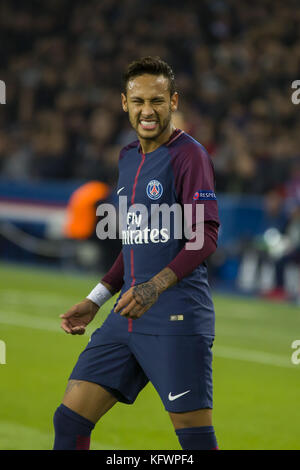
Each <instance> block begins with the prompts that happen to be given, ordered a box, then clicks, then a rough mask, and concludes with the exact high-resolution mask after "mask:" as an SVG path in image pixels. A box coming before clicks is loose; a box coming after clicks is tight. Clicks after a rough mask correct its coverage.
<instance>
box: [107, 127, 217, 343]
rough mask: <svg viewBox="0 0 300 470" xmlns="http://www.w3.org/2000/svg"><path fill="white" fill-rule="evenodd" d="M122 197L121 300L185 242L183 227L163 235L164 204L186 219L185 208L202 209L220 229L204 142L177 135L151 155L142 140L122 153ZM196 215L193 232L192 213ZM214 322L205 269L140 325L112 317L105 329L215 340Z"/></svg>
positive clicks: (177, 288)
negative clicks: (144, 150) (179, 210)
mask: <svg viewBox="0 0 300 470" xmlns="http://www.w3.org/2000/svg"><path fill="white" fill-rule="evenodd" d="M117 193H118V197H119V211H120V217H121V218H122V223H121V226H120V235H121V236H122V253H123V260H124V284H123V286H122V289H121V292H120V295H119V298H120V297H121V295H122V294H123V293H124V292H126V291H127V290H128V289H130V287H132V286H134V285H137V284H140V283H143V282H146V281H148V280H149V279H151V278H152V277H153V276H155V275H156V274H157V273H159V272H160V271H161V270H162V269H164V268H165V267H166V266H167V265H168V264H169V263H170V262H171V261H172V260H173V259H174V258H175V257H176V255H177V254H178V253H179V252H180V250H181V249H182V248H183V247H184V245H185V243H186V242H187V238H186V236H185V233H184V230H183V226H184V222H183V220H182V226H181V228H182V236H181V237H178V236H177V235H176V233H177V232H176V230H177V229H178V230H179V231H180V227H179V226H178V224H177V225H176V223H170V224H169V225H168V228H166V226H165V224H164V221H163V219H162V217H161V214H160V212H159V208H160V207H162V205H164V204H166V205H167V207H171V206H172V205H173V204H175V205H176V204H177V205H179V206H180V207H181V208H182V214H184V205H186V204H189V205H190V206H191V207H192V209H195V206H196V205H197V204H203V207H204V221H209V220H210V221H214V222H216V223H217V224H219V218H218V208H217V200H216V195H215V187H214V170H213V165H212V162H211V159H210V157H209V155H208V153H207V151H206V150H205V149H204V147H203V146H202V145H201V144H200V143H199V142H197V141H196V140H195V139H193V138H192V137H191V136H190V135H188V134H187V133H185V132H184V131H182V130H180V129H176V130H175V132H174V133H173V134H172V136H171V137H170V139H169V141H168V142H167V143H165V144H163V145H161V146H160V147H159V148H157V149H156V150H154V151H153V152H149V153H146V154H143V153H142V150H141V146H140V144H139V141H138V140H137V141H135V142H133V143H131V144H129V145H127V146H126V147H124V148H123V149H122V150H121V152H120V158H119V180H118V186H117ZM139 205H142V206H139ZM145 208H146V211H145ZM192 214H193V215H192V218H191V225H192V224H193V225H194V223H195V210H193V211H192ZM153 219H154V220H156V221H157V224H153ZM153 225H154V226H153ZM179 225H180V223H179ZM175 235H176V236H175ZM214 317H215V314H214V306H213V302H212V298H211V292H210V287H209V284H208V277H207V267H206V264H205V263H202V264H201V265H199V266H198V267H197V268H196V269H194V271H193V272H191V274H189V275H187V276H185V277H184V278H183V279H181V280H180V281H179V282H178V283H177V284H176V285H175V286H173V287H170V288H169V289H167V290H166V291H164V292H163V293H162V294H161V295H160V296H159V298H158V300H157V302H156V303H155V304H154V305H153V306H152V307H151V308H150V309H149V310H147V312H146V313H144V314H143V315H142V316H141V317H140V318H139V319H136V320H132V319H127V318H124V317H121V316H120V314H119V313H114V312H113V310H112V311H111V313H110V314H109V315H108V317H107V319H106V320H105V322H106V323H108V324H110V325H113V326H114V327H115V328H126V329H128V331H132V332H137V333H145V334H163V335H170V334H175V335H186V334H209V335H214V323H215V318H214Z"/></svg>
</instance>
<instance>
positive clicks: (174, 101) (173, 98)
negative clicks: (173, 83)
mask: <svg viewBox="0 0 300 470" xmlns="http://www.w3.org/2000/svg"><path fill="white" fill-rule="evenodd" d="M177 108H178V93H177V91H175V93H173V95H172V96H171V111H172V112H173V113H174V112H175V111H177Z"/></svg>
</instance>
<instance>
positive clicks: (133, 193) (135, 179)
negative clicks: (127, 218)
mask: <svg viewBox="0 0 300 470" xmlns="http://www.w3.org/2000/svg"><path fill="white" fill-rule="evenodd" d="M145 157H146V156H145V154H144V153H142V160H141V163H140V164H139V167H138V170H137V172H136V175H135V178H134V184H133V190H132V196H131V204H134V198H135V189H136V185H137V180H138V177H139V174H140V171H141V168H142V166H143V164H144V161H145Z"/></svg>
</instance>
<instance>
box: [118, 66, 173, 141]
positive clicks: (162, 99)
mask: <svg viewBox="0 0 300 470" xmlns="http://www.w3.org/2000/svg"><path fill="white" fill-rule="evenodd" d="M177 104H178V95H177V93H174V94H173V96H170V90H169V80H168V79H167V78H166V77H164V76H163V75H158V76H156V75H149V74H144V75H140V76H138V77H135V78H133V79H132V80H130V81H129V82H128V85H127V94H126V95H124V94H123V93H122V106H123V110H124V111H125V112H128V114H129V120H130V123H131V125H132V127H133V128H134V129H135V131H136V133H137V135H138V137H139V138H141V139H153V140H156V139H157V138H159V136H160V135H161V134H163V133H164V132H165V131H167V130H168V128H169V127H170V126H171V115H172V112H174V111H176V110H177Z"/></svg>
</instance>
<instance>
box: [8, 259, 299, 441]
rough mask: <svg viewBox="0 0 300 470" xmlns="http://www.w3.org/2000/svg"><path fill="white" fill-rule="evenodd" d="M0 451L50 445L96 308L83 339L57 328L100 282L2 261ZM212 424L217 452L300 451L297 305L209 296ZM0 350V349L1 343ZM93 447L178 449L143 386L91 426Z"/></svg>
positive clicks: (156, 402) (164, 416) (149, 391)
mask: <svg viewBox="0 0 300 470" xmlns="http://www.w3.org/2000/svg"><path fill="white" fill-rule="evenodd" d="M0 278H1V284H0V300H1V303H0V340H2V341H4V342H5V345H6V364H0V397H1V400H0V449H34V450H36V449H51V448H52V445H53V425H52V417H53V413H54V411H55V409H56V407H57V406H58V405H59V404H60V402H61V399H62V396H63V393H64V390H65V386H66V383H67V378H68V375H69V373H70V372H71V370H72V368H73V365H74V364H75V361H76V360H77V357H78V355H79V353H80V352H81V351H82V349H83V348H84V347H85V345H86V344H87V342H88V339H89V335H90V333H91V332H92V331H93V330H94V329H95V328H96V327H98V326H99V325H100V324H101V323H102V321H103V319H104V318H105V317H106V315H107V314H108V312H109V310H110V308H111V306H112V304H113V299H112V300H111V301H110V302H109V303H108V304H107V305H105V307H103V309H102V310H101V311H99V313H98V315H97V317H96V319H95V320H94V322H93V323H92V325H90V328H89V330H88V332H87V334H85V335H84V336H70V335H67V334H65V333H64V332H63V331H62V330H61V329H60V319H59V315H60V314H61V313H64V312H65V311H66V310H67V309H68V308H69V307H70V306H72V305H73V304H74V303H76V302H78V301H80V300H81V299H82V298H84V297H85V296H86V295H87V293H88V292H89V291H90V290H91V289H92V287H93V286H94V285H95V284H96V283H97V282H98V279H97V278H96V277H86V276H81V277H79V276H71V275H66V274H62V273H59V272H51V271H50V272H49V271H46V270H41V269H39V270H38V269H33V268H24V267H16V266H14V267H13V266H8V265H4V264H3V265H0ZM214 302H215V308H216V339H215V344H214V348H213V351H214V366H213V370H214V426H215V429H216V434H217V439H218V442H219V447H220V448H221V449H300V438H299V413H298V408H299V390H300V364H299V365H298V366H297V365H293V364H292V362H291V355H292V353H293V349H292V348H291V344H292V342H293V341H294V340H296V339H300V309H299V307H296V306H290V305H287V304H272V303H268V302H264V301H259V300H255V299H245V298H238V297H226V296H220V295H214ZM2 345H3V343H2ZM91 448H92V449H136V450H138V449H152V450H158V449H165V450H168V449H175V450H176V449H180V446H179V444H178V441H177V437H176V435H175V432H174V431H173V427H172V425H171V422H170V420H169V417H168V414H167V413H166V412H165V410H164V408H163V405H162V404H161V402H160V399H159V397H158V395H157V393H156V391H155V390H154V388H153V387H152V385H151V384H148V385H147V386H146V387H145V389H144V390H143V391H142V392H141V394H140V395H139V397H138V398H137V400H136V402H135V404H134V405H124V404H117V405H115V407H114V408H113V409H112V410H111V411H110V412H109V413H107V415H106V416H104V417H103V419H102V420H101V421H100V422H99V423H98V424H97V426H96V428H95V430H94V432H93V435H92V444H91Z"/></svg>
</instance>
